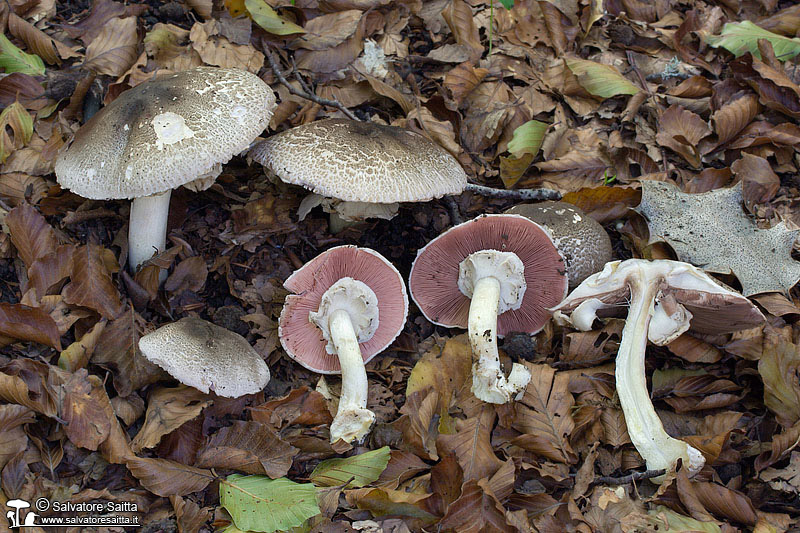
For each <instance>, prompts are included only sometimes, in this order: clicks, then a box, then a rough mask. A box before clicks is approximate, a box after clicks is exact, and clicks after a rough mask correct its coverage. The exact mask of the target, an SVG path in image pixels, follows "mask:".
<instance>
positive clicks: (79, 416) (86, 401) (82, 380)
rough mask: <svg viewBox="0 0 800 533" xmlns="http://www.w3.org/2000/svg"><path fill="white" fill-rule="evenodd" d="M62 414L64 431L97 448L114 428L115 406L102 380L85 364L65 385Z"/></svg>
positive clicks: (82, 445)
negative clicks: (93, 374)
mask: <svg viewBox="0 0 800 533" xmlns="http://www.w3.org/2000/svg"><path fill="white" fill-rule="evenodd" d="M62 391H63V395H64V399H63V402H62V404H61V413H60V414H61V418H63V419H64V422H65V423H64V432H65V433H66V434H67V438H68V439H69V440H71V441H72V443H73V444H75V446H78V447H80V448H86V449H89V450H96V449H97V447H98V446H100V444H101V443H103V441H105V440H106V439H107V438H108V436H109V434H110V432H111V422H112V419H113V418H114V409H113V408H112V407H111V402H110V401H109V400H108V395H107V394H106V391H105V389H104V388H103V383H102V381H101V380H100V379H99V378H98V377H97V376H90V375H89V374H88V372H87V371H86V369H84V368H81V369H79V370H77V371H76V372H74V373H73V374H71V375H70V376H69V377H68V378H67V380H66V382H65V383H64V385H62Z"/></svg>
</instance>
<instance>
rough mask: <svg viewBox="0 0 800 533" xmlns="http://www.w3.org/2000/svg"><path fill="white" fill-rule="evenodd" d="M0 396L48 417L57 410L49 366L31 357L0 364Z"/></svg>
mask: <svg viewBox="0 0 800 533" xmlns="http://www.w3.org/2000/svg"><path fill="white" fill-rule="evenodd" d="M0 398H2V399H4V400H5V401H7V402H9V403H15V404H19V405H24V406H25V407H28V408H30V409H33V410H34V411H36V412H37V413H41V414H43V415H45V416H49V417H54V416H56V413H57V412H58V400H57V394H56V391H55V390H54V388H53V386H52V385H51V383H50V367H49V366H48V365H46V364H44V363H40V362H39V361H34V360H32V359H14V360H12V361H10V362H9V363H7V364H5V365H3V366H0Z"/></svg>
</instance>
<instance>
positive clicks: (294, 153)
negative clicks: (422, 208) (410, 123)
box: [249, 118, 467, 229]
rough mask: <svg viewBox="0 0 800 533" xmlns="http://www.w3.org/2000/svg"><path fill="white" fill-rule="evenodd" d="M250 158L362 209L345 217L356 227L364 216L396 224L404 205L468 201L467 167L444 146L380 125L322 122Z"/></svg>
mask: <svg viewBox="0 0 800 533" xmlns="http://www.w3.org/2000/svg"><path fill="white" fill-rule="evenodd" d="M249 156H250V157H251V158H252V159H253V160H254V161H257V162H258V163H261V164H262V165H264V166H265V167H267V168H268V169H270V170H272V172H274V173H275V174H276V175H277V176H278V177H279V178H280V179H281V180H283V181H284V182H286V183H290V184H293V185H300V186H301V187H305V188H306V189H309V190H310V191H312V192H314V193H316V194H318V195H320V196H322V197H329V198H336V199H338V200H341V201H344V202H347V203H357V204H358V205H356V206H353V205H349V206H346V207H343V208H341V209H339V211H342V212H344V213H347V214H348V215H349V218H352V219H356V218H359V214H358V211H361V215H360V218H366V217H378V218H392V217H393V216H394V215H395V214H396V213H397V209H398V202H425V201H428V200H431V199H434V198H440V197H442V196H445V195H448V194H461V192H462V191H463V190H464V187H465V186H466V185H467V175H466V174H465V173H464V170H463V169H462V168H461V165H460V164H459V163H458V161H456V159H455V158H454V157H453V156H452V155H450V154H449V153H448V152H447V151H446V150H445V149H443V148H442V147H440V146H439V145H438V144H436V143H434V142H431V141H430V140H428V139H427V138H425V137H424V136H422V135H420V134H418V133H415V132H413V131H409V130H406V129H403V128H397V127H394V126H383V125H380V124H375V123H374V122H359V121H356V120H347V119H337V118H333V119H326V120H318V121H316V122H311V123H309V124H304V125H302V126H297V127H295V128H292V129H289V130H286V131H284V132H281V133H278V134H275V135H273V136H271V137H269V138H268V139H266V140H264V141H262V142H260V143H258V144H256V145H255V146H254V147H253V149H252V150H250V153H249ZM334 208H335V206H334ZM356 208H357V209H356ZM334 224H335V218H332V225H334ZM332 229H333V228H332Z"/></svg>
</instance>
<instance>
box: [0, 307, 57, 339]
mask: <svg viewBox="0 0 800 533" xmlns="http://www.w3.org/2000/svg"><path fill="white" fill-rule="evenodd" d="M0 335H3V336H5V337H10V338H12V339H17V340H20V341H32V342H38V343H40V344H44V345H46V346H50V347H52V348H55V349H56V350H59V351H60V350H61V334H60V333H59V331H58V327H57V326H56V323H55V322H54V321H53V319H52V318H51V317H50V315H48V314H47V313H45V312H44V311H42V310H41V309H39V308H38V307H28V306H27V305H22V304H9V303H5V302H0Z"/></svg>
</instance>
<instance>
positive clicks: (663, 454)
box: [615, 269, 705, 483]
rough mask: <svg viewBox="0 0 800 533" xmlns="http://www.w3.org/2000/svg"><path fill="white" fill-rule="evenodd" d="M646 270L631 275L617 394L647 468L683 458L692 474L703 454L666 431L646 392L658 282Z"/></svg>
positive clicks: (659, 479)
mask: <svg viewBox="0 0 800 533" xmlns="http://www.w3.org/2000/svg"><path fill="white" fill-rule="evenodd" d="M644 270H645V269H642V273H641V276H630V277H629V278H628V280H629V281H628V283H629V285H630V291H631V303H630V309H629V311H628V318H627V320H626V321H625V327H624V328H623V330H622V341H621V342H620V345H619V351H618V352H617V359H616V373H615V376H616V382H617V394H618V395H619V401H620V404H621V405H622V411H623V412H624V413H625V423H626V424H627V426H628V435H629V436H630V438H631V442H633V445H634V446H635V447H636V450H637V451H638V452H639V454H640V455H641V456H642V457H643V458H644V460H645V461H646V462H647V469H648V470H661V469H665V470H667V471H670V470H671V469H673V468H674V467H675V463H676V462H677V460H678V459H679V458H680V459H682V460H683V466H684V468H686V469H687V471H688V474H689V475H690V476H692V475H694V474H695V473H697V471H699V470H700V469H701V468H702V467H703V464H704V463H705V459H704V458H703V454H702V453H700V451H699V450H697V449H695V448H693V447H692V446H689V444H687V443H686V442H684V441H682V440H678V439H675V438H673V437H670V436H669V435H668V434H667V432H666V431H664V426H663V425H662V424H661V419H660V418H659V417H658V415H657V414H656V411H655V408H654V407H653V403H652V402H651V401H650V395H649V393H648V392H647V381H646V377H645V368H644V356H645V349H646V347H647V336H648V328H649V325H650V319H651V317H653V315H654V314H655V310H654V304H655V299H656V295H657V294H658V291H659V283H658V280H656V279H648V276H647V273H646V272H644ZM663 479H664V477H663V476H660V477H657V478H653V481H654V482H655V483H661V482H662V481H663Z"/></svg>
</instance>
